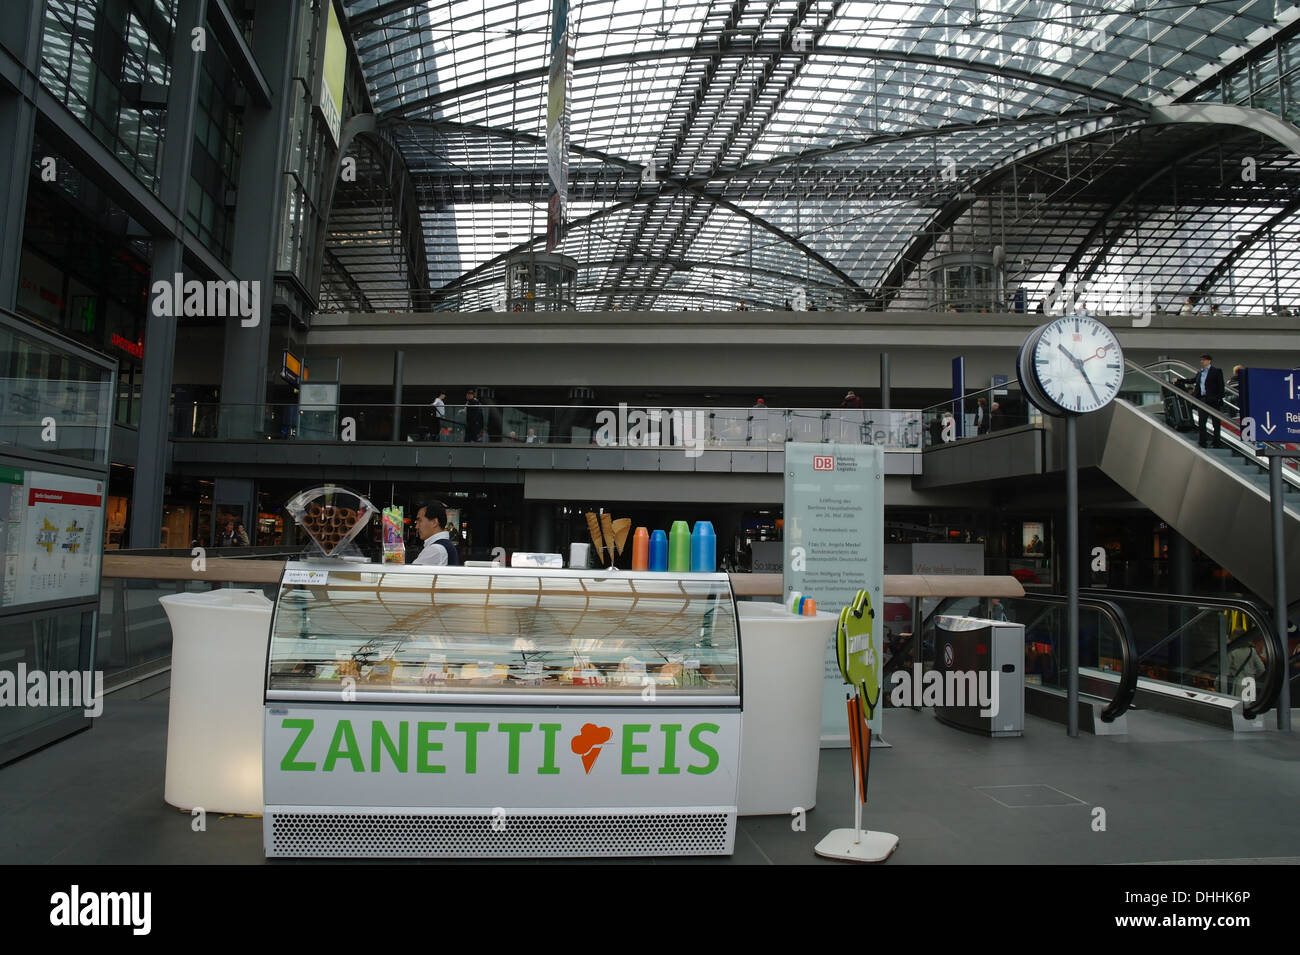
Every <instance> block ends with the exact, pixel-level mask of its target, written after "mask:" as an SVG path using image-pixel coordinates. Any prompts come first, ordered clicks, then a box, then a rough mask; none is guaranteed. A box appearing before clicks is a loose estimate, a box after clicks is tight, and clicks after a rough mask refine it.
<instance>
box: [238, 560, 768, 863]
mask: <svg viewBox="0 0 1300 955" xmlns="http://www.w3.org/2000/svg"><path fill="white" fill-rule="evenodd" d="M740 649H741V648H740V634H739V629H738V624H737V613H736V602H735V598H734V595H733V594H732V591H731V586H730V583H729V580H728V577H727V575H725V574H696V573H682V574H674V573H637V572H625V571H600V570H593V571H586V570H541V569H531V568H530V569H523V568H500V567H492V568H467V567H435V566H427V567H426V566H414V565H411V566H396V567H394V566H385V565H380V564H357V563H350V562H347V561H339V560H335V561H320V562H290V563H289V564H287V565H286V569H285V573H284V577H283V581H282V583H281V587H280V592H279V595H278V600H277V601H276V607H275V612H274V617H273V620H272V625H271V636H270V647H269V651H268V660H267V677H266V703H265V737H264V744H265V745H264V757H263V759H264V781H265V782H264V786H265V790H264V800H265V807H264V808H265V812H264V839H265V850H266V854H267V855H268V856H297V857H303V856H361V857H385V856H579V855H580V856H599V855H687V854H729V853H730V852H731V851H732V847H733V844H734V837H735V825H736V806H737V786H738V778H739V758H740V740H741V691H742V687H741V657H740Z"/></svg>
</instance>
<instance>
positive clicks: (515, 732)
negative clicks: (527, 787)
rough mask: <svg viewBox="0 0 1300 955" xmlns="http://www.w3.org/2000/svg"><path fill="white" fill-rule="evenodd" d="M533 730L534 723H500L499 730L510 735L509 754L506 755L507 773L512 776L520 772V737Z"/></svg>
mask: <svg viewBox="0 0 1300 955" xmlns="http://www.w3.org/2000/svg"><path fill="white" fill-rule="evenodd" d="M532 731H533V724H532V723H498V724H497V732H498V733H506V734H508V735H509V736H510V742H509V747H510V751H509V755H508V756H507V757H506V773H507V775H510V776H517V775H518V774H519V737H520V735H521V734H523V733H531V732H532Z"/></svg>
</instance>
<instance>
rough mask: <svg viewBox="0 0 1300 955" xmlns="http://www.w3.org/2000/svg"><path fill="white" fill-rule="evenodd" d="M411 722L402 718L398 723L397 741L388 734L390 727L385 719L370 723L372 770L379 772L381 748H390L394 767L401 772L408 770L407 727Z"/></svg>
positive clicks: (389, 754) (390, 757)
mask: <svg viewBox="0 0 1300 955" xmlns="http://www.w3.org/2000/svg"><path fill="white" fill-rule="evenodd" d="M409 725H410V724H409V723H407V722H406V720H402V721H401V722H400V723H398V724H397V741H396V742H394V741H393V738H392V737H391V736H389V735H388V727H387V726H385V725H384V721H383V720H374V721H372V722H371V724H370V771H371V772H372V773H377V772H379V763H380V760H381V748H382V749H386V750H388V757H389V759H391V760H392V761H393V768H394V769H396V770H397V771H398V772H399V773H404V772H406V757H407V752H408V751H407V747H406V740H407V737H406V729H407V727H408V726H409Z"/></svg>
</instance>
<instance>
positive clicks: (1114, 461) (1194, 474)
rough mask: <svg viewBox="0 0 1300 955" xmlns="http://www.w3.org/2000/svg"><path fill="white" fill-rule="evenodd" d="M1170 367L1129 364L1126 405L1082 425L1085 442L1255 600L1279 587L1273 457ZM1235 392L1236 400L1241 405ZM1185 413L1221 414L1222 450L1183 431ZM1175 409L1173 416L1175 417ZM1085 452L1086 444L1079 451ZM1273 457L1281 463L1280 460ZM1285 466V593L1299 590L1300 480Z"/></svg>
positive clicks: (1109, 472) (1110, 472)
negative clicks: (1175, 380) (1260, 452)
mask: <svg viewBox="0 0 1300 955" xmlns="http://www.w3.org/2000/svg"><path fill="white" fill-rule="evenodd" d="M1170 364H1171V363H1169V362H1164V363H1161V366H1160V367H1155V368H1152V369H1150V370H1149V369H1147V368H1143V367H1141V366H1140V365H1136V364H1134V363H1133V362H1128V363H1127V365H1128V370H1127V372H1126V374H1125V379H1124V385H1123V388H1122V390H1121V392H1120V398H1119V400H1116V401H1114V402H1111V404H1110V405H1108V406H1107V407H1106V408H1105V409H1103V410H1102V411H1099V412H1097V413H1096V414H1093V415H1086V416H1084V417H1083V418H1081V419H1080V424H1079V426H1080V441H1081V442H1084V441H1094V442H1096V443H1095V445H1094V446H1095V447H1096V448H1098V449H1099V454H1098V457H1099V460H1098V464H1099V467H1100V468H1101V470H1102V472H1103V473H1104V474H1106V476H1107V477H1109V478H1110V479H1111V480H1112V481H1114V482H1115V483H1116V484H1118V485H1119V486H1120V487H1122V488H1123V489H1124V490H1125V491H1127V492H1128V493H1129V494H1130V495H1132V496H1133V497H1134V498H1135V499H1137V500H1138V501H1140V502H1141V503H1142V504H1143V505H1145V506H1146V507H1147V508H1149V509H1150V510H1151V511H1152V513H1154V514H1156V515H1157V516H1158V517H1159V518H1160V519H1161V520H1163V521H1164V522H1165V523H1167V524H1169V526H1171V527H1172V528H1174V529H1175V530H1176V531H1178V533H1179V534H1181V535H1182V536H1184V537H1186V538H1187V539H1188V540H1189V541H1191V542H1192V543H1193V544H1194V545H1195V546H1196V547H1198V548H1199V549H1200V550H1201V551H1202V552H1204V553H1205V554H1207V555H1208V556H1209V557H1210V558H1211V559H1212V560H1214V561H1215V562H1216V563H1218V564H1219V565H1220V566H1222V567H1224V568H1225V569H1226V570H1227V571H1228V572H1229V573H1231V574H1232V575H1233V576H1234V577H1236V578H1237V579H1238V580H1239V581H1241V582H1242V583H1243V584H1244V585H1245V586H1246V587H1247V588H1249V589H1250V590H1251V591H1253V592H1255V593H1257V594H1268V593H1271V592H1272V589H1273V563H1272V552H1271V549H1270V547H1269V545H1268V535H1269V528H1270V527H1271V526H1272V525H1271V519H1270V513H1269V489H1268V470H1269V467H1270V466H1272V462H1270V460H1269V459H1267V458H1261V457H1257V456H1256V454H1255V448H1254V446H1253V445H1252V444H1247V443H1246V442H1243V441H1242V440H1241V437H1240V429H1239V428H1238V426H1237V423H1236V421H1235V419H1233V418H1232V417H1229V416H1228V415H1227V414H1224V413H1221V412H1218V411H1215V410H1214V409H1212V408H1210V407H1209V406H1207V405H1205V404H1203V403H1202V402H1200V401H1197V400H1196V399H1195V398H1192V397H1191V396H1189V395H1188V394H1187V393H1186V392H1184V391H1183V390H1182V389H1181V388H1178V387H1177V386H1175V385H1173V384H1171V383H1170V382H1169V381H1167V380H1166V379H1167V378H1169V377H1171V369H1170V368H1168V367H1165V366H1169V365H1170ZM1235 397H1236V396H1235V393H1230V395H1229V399H1230V400H1231V401H1235ZM1184 409H1186V410H1189V411H1190V415H1191V419H1192V421H1193V422H1195V421H1196V420H1198V419H1199V417H1200V416H1202V415H1205V416H1209V417H1211V418H1217V419H1218V420H1219V422H1220V425H1221V429H1222V441H1223V447H1222V448H1207V449H1203V448H1198V447H1197V444H1196V431H1195V430H1191V431H1179V430H1177V427H1176V426H1175V425H1176V423H1177V422H1176V421H1171V420H1168V419H1169V418H1170V417H1171V415H1172V416H1173V417H1181V416H1182V414H1183V411H1184ZM1175 412H1176V413H1175ZM1081 446H1084V445H1081ZM1275 460H1276V459H1275ZM1294 464H1295V462H1284V463H1281V464H1280V465H1278V466H1281V467H1282V468H1283V487H1284V509H1285V510H1284V524H1285V536H1286V544H1285V546H1286V560H1287V588H1288V592H1290V593H1292V594H1296V593H1300V474H1297V471H1296V468H1295V466H1294Z"/></svg>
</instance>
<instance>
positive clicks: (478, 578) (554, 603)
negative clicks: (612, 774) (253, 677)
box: [267, 563, 740, 705]
mask: <svg viewBox="0 0 1300 955" xmlns="http://www.w3.org/2000/svg"><path fill="white" fill-rule="evenodd" d="M268 671H269V672H268V678H267V699H268V700H322V701H338V700H339V699H340V698H342V699H357V700H371V701H380V702H405V701H407V700H410V701H412V702H415V701H420V700H425V699H436V700H438V701H445V702H452V701H471V700H473V701H482V702H489V700H488V699H486V698H487V697H500V696H516V695H518V696H521V697H524V698H526V699H527V701H528V702H532V703H536V702H540V701H539V696H541V697H544V698H545V699H546V701H547V702H552V701H554V702H557V703H559V702H565V701H566V700H568V699H572V700H574V701H578V702H586V703H589V702H591V701H592V698H593V697H608V698H609V702H615V703H616V702H620V701H621V702H629V703H630V702H636V703H648V704H654V703H656V702H659V703H676V704H679V705H680V704H686V703H689V704H700V705H711V704H728V705H734V704H735V703H737V702H738V701H739V696H740V650H739V637H738V631H737V623H736V608H735V602H734V599H733V596H732V593H731V587H730V583H729V582H728V578H727V575H725V574H667V573H635V572H633V573H628V572H615V573H609V572H602V571H572V570H550V571H543V570H529V569H522V568H520V569H505V568H491V569H487V568H466V567H419V566H399V567H395V568H392V567H384V566H383V565H379V564H365V565H339V564H328V565H327V564H316V563H302V564H298V563H290V564H289V565H288V566H287V568H286V572H285V578H284V581H283V582H282V584H281V587H280V595H279V600H278V601H277V603H276V611H275V619H274V622H273V624H272V628H271V648H270V654H269V663H268Z"/></svg>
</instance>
